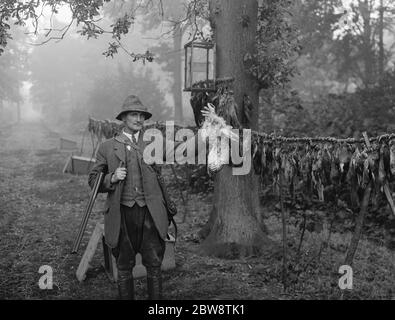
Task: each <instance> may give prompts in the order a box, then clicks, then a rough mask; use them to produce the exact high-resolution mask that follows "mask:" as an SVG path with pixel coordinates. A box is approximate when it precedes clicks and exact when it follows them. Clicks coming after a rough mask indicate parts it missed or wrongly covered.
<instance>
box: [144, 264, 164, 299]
mask: <svg viewBox="0 0 395 320" xmlns="http://www.w3.org/2000/svg"><path fill="white" fill-rule="evenodd" d="M147 287H148V300H162V298H163V296H162V271H161V268H160V267H150V268H147Z"/></svg>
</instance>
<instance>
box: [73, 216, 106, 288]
mask: <svg viewBox="0 0 395 320" xmlns="http://www.w3.org/2000/svg"><path fill="white" fill-rule="evenodd" d="M103 234H104V228H103V224H101V223H97V224H96V227H95V229H94V230H93V233H92V236H91V238H90V240H89V243H88V246H87V248H86V250H85V252H84V255H83V256H82V259H81V262H80V264H79V266H78V269H77V272H76V276H77V279H78V281H80V282H82V281H84V280H85V278H86V272H87V271H88V268H89V263H90V262H91V261H92V258H93V256H94V255H95V251H96V249H97V245H98V244H99V242H100V240H101V239H102V237H103Z"/></svg>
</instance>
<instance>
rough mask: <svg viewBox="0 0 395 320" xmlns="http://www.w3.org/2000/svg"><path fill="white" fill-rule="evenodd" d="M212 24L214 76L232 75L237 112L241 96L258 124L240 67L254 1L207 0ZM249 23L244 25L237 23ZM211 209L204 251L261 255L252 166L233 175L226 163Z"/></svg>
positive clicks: (253, 87)
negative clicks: (212, 220) (249, 105)
mask: <svg viewBox="0 0 395 320" xmlns="http://www.w3.org/2000/svg"><path fill="white" fill-rule="evenodd" d="M210 13H211V23H212V27H213V29H214V34H215V42H216V45H217V48H216V77H217V78H224V77H234V78H235V81H234V85H233V86H234V95H235V99H236V102H237V104H238V108H239V110H238V114H241V108H242V106H243V95H244V94H247V95H248V96H249V98H250V100H251V102H252V104H253V106H254V110H253V114H252V117H251V119H254V120H253V123H251V124H250V126H251V128H252V129H257V125H258V98H259V97H258V94H259V87H258V84H257V82H256V80H255V79H254V78H253V77H252V76H250V75H249V74H248V73H247V72H246V69H245V67H244V64H243V60H244V59H243V58H244V55H245V54H246V53H254V50H255V36H256V30H257V13H258V2H257V1H256V0H246V1H234V0H210ZM242 19H244V21H248V23H247V24H244V25H243V24H242V23H241V21H242ZM214 193H215V195H214V201H215V204H214V208H216V213H212V214H214V215H215V216H216V219H215V221H214V225H213V226H212V228H211V231H210V234H209V235H208V237H207V238H206V239H205V241H204V242H203V244H202V246H203V249H204V250H205V251H206V252H207V253H209V254H214V255H216V256H219V257H227V258H234V257H239V256H247V255H251V254H259V253H260V252H261V251H262V250H264V249H265V247H267V246H266V244H268V243H269V241H268V238H267V235H266V229H265V227H264V224H263V219H262V214H261V212H260V209H259V199H258V178H257V176H255V175H254V174H253V170H251V172H250V174H248V175H245V176H235V175H233V174H232V168H231V167H229V166H225V167H224V168H223V169H222V170H221V171H220V172H219V173H217V175H216V177H215V191H214Z"/></svg>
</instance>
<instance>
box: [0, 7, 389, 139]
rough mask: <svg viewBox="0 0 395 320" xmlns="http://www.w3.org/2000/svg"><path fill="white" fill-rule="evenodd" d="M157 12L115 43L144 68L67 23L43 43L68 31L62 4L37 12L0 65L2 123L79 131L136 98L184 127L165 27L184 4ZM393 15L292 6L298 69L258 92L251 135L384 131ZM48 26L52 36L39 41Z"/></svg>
mask: <svg viewBox="0 0 395 320" xmlns="http://www.w3.org/2000/svg"><path fill="white" fill-rule="evenodd" d="M350 4H354V9H353V11H350V9H349V8H350V7H349V5H350ZM133 5H136V4H135V1H119V2H111V3H109V4H106V5H105V7H104V10H102V19H101V21H100V25H101V26H102V27H103V28H104V29H106V28H107V29H108V28H110V25H111V23H112V21H114V19H115V18H118V17H121V16H122V15H123V14H124V13H125V12H127V11H128V10H130V6H133ZM163 5H164V16H163V17H162V16H160V15H158V13H157V12H156V11H155V10H153V9H152V7H151V9H150V10H151V11H144V10H141V11H138V12H137V16H136V19H135V21H134V23H133V25H132V27H131V30H130V32H129V34H128V35H127V36H126V37H124V38H123V39H122V44H123V45H124V47H125V49H126V50H127V51H129V52H134V53H144V52H146V51H147V50H150V51H151V52H153V54H154V61H153V62H152V63H151V62H146V63H142V62H141V61H135V62H133V59H132V58H131V57H130V56H129V55H128V54H127V53H126V52H125V51H123V50H121V49H119V52H118V53H117V54H115V55H113V57H105V55H103V52H105V51H106V50H107V48H108V45H109V43H110V42H111V41H112V39H111V36H110V35H106V34H103V35H100V36H99V37H98V38H97V39H93V38H91V39H89V40H87V39H86V37H82V36H81V35H80V34H79V33H78V30H79V27H78V26H76V25H75V24H72V25H71V26H70V27H69V30H68V31H67V33H66V34H65V36H64V38H63V39H62V40H56V39H55V40H51V41H49V42H47V40H48V39H49V38H50V37H51V36H54V37H59V36H60V35H61V34H62V32H61V31H63V30H65V28H67V27H68V24H69V22H70V20H71V13H70V11H68V9H67V7H63V8H61V9H60V10H59V12H58V14H56V15H51V12H50V11H49V10H48V12H46V11H45V10H44V12H43V16H42V17H41V18H40V29H39V30H38V35H34V34H33V32H34V25H33V23H30V24H29V23H27V24H26V26H25V28H21V27H19V26H18V27H15V28H14V30H12V34H13V40H12V41H10V42H9V45H8V46H7V48H6V49H5V53H4V54H3V55H2V56H1V58H0V75H1V77H0V117H1V119H2V122H3V124H7V123H14V122H17V121H20V120H21V121H44V122H46V123H50V124H52V125H54V126H57V127H59V126H62V127H64V128H69V129H71V130H74V129H76V128H78V129H83V128H85V127H86V124H87V120H88V117H89V116H91V117H94V118H97V119H113V118H114V115H115V114H116V113H117V110H118V109H119V108H120V106H121V104H122V102H123V100H124V98H125V97H126V96H127V95H129V94H136V95H138V96H139V97H140V98H141V99H142V101H143V103H144V104H146V105H147V106H149V107H150V108H151V109H152V111H153V113H154V118H153V120H155V121H157V120H171V119H174V120H176V121H178V122H181V123H184V124H193V123H194V122H193V113H192V109H191V107H190V104H189V98H190V93H189V92H183V90H182V88H183V77H184V50H183V46H184V44H185V43H186V42H187V41H188V40H190V39H191V31H190V30H189V29H190V28H188V27H185V28H182V30H180V29H177V30H174V28H173V26H172V25H171V23H170V22H169V21H177V20H178V21H179V20H181V19H183V17H184V15H185V5H186V2H185V1H182V0H176V1H170V0H167V1H163ZM347 10H348V11H347ZM394 10H395V9H394V3H393V2H392V1H387V0H386V1H383V0H376V1H371V0H369V1H365V0H358V1H355V0H353V1H351V0H350V1H348V0H346V1H334V0H333V1H332V0H331V1H328V0H320V1H310V0H309V1H305V0H298V1H294V5H293V7H292V11H291V12H290V13H291V15H290V16H289V17H287V19H290V21H291V25H292V27H293V30H291V31H289V30H288V32H287V36H294V37H295V38H297V39H298V41H300V47H301V50H300V52H299V53H298V54H297V55H295V57H294V59H293V60H292V61H289V63H290V64H293V65H294V66H295V68H296V70H297V72H296V73H295V74H294V75H292V76H290V77H289V79H288V80H289V82H285V84H283V85H282V86H277V87H276V86H274V87H273V88H270V89H267V90H262V92H261V100H260V103H261V105H262V106H261V108H259V110H260V130H261V131H264V132H272V131H274V132H277V133H280V134H289V135H291V134H293V135H306V134H313V135H335V136H357V135H359V134H360V132H361V131H362V130H368V132H369V133H370V134H377V133H380V132H392V131H393V130H394V129H395V127H394V123H395V121H394V119H395V118H394V116H395V107H394V103H393V101H394V100H393V99H394V98H395V89H394V80H395V73H394V71H393V68H394V62H393V54H394V50H395V49H394V39H395V38H394V37H395V31H394V19H393V14H394ZM381 12H383V15H382V16H381V15H380V13H381ZM342 19H343V20H342ZM347 19H349V21H351V20H353V19H354V22H355V25H356V26H357V28H354V29H353V30H352V31H350V29H349V28H347V23H344V21H347ZM350 19H351V20H350ZM339 23H343V24H342V25H339ZM50 27H51V28H52V29H54V30H55V31H52V33H51V34H48V29H49V28H50ZM56 29H57V30H58V31H57V32H56ZM44 42H47V43H45V44H43V43H44ZM268 52H269V53H270V48H269V50H268ZM383 90H384V91H385V92H383Z"/></svg>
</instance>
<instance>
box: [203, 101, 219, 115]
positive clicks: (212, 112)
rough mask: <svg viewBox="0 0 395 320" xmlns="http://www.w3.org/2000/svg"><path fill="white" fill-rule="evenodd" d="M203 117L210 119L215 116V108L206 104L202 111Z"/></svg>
mask: <svg viewBox="0 0 395 320" xmlns="http://www.w3.org/2000/svg"><path fill="white" fill-rule="evenodd" d="M202 115H203V117H208V118H212V117H213V116H214V115H216V114H215V107H214V105H213V104H211V103H207V106H206V107H204V108H203V110H202Z"/></svg>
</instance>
